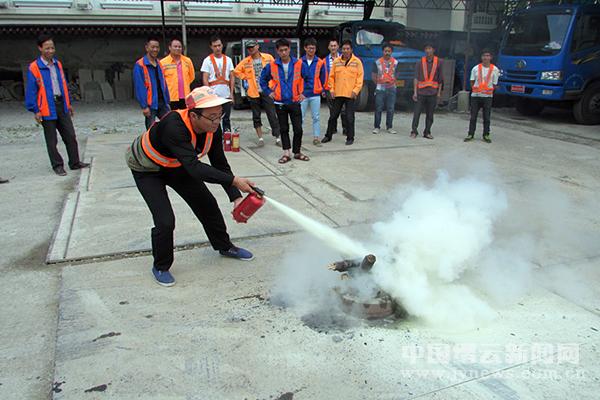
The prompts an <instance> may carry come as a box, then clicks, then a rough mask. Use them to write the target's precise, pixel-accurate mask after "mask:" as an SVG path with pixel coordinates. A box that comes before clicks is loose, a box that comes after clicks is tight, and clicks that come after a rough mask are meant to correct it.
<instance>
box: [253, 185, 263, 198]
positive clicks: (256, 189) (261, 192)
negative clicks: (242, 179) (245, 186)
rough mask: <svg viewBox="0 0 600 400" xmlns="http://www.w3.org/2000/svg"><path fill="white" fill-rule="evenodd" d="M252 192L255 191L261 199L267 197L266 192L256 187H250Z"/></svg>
mask: <svg viewBox="0 0 600 400" xmlns="http://www.w3.org/2000/svg"><path fill="white" fill-rule="evenodd" d="M250 187H251V188H252V190H254V191H255V192H256V193H258V195H259V196H260V197H262V196H264V195H265V191H264V190H261V189H259V188H257V187H256V186H250Z"/></svg>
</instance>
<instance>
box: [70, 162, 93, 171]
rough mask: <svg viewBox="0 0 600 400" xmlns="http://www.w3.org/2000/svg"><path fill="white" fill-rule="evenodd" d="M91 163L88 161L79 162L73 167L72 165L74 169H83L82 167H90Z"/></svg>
mask: <svg viewBox="0 0 600 400" xmlns="http://www.w3.org/2000/svg"><path fill="white" fill-rule="evenodd" d="M89 166H90V163H86V162H81V161H80V162H78V163H77V164H75V165H73V166H72V167H70V168H71V169H72V170H76V169H82V168H89Z"/></svg>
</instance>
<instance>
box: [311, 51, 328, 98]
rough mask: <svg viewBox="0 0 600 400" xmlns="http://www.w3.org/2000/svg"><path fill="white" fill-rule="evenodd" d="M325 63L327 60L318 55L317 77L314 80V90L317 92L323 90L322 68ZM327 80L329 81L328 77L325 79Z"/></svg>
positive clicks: (319, 92)
mask: <svg viewBox="0 0 600 400" xmlns="http://www.w3.org/2000/svg"><path fill="white" fill-rule="evenodd" d="M323 64H325V61H324V60H321V59H320V58H319V57H317V69H316V70H315V79H314V82H313V92H315V94H321V93H322V92H323V85H322V84H321V68H323ZM325 78H327V69H325ZM325 82H327V79H325Z"/></svg>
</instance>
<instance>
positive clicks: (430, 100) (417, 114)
mask: <svg viewBox="0 0 600 400" xmlns="http://www.w3.org/2000/svg"><path fill="white" fill-rule="evenodd" d="M436 106H437V95H435V94H434V95H433V96H422V95H418V96H417V103H416V104H415V109H414V112H413V120H412V132H413V133H416V134H418V133H419V120H420V119H421V112H423V111H425V115H426V117H425V130H424V131H423V134H431V126H432V125H433V112H434V111H435V107H436Z"/></svg>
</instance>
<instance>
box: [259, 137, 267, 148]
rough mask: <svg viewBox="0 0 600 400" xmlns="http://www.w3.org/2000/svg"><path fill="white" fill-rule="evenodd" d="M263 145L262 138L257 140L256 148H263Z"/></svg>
mask: <svg viewBox="0 0 600 400" xmlns="http://www.w3.org/2000/svg"><path fill="white" fill-rule="evenodd" d="M264 145H265V140H264V139H263V138H258V147H263V146H264Z"/></svg>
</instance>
